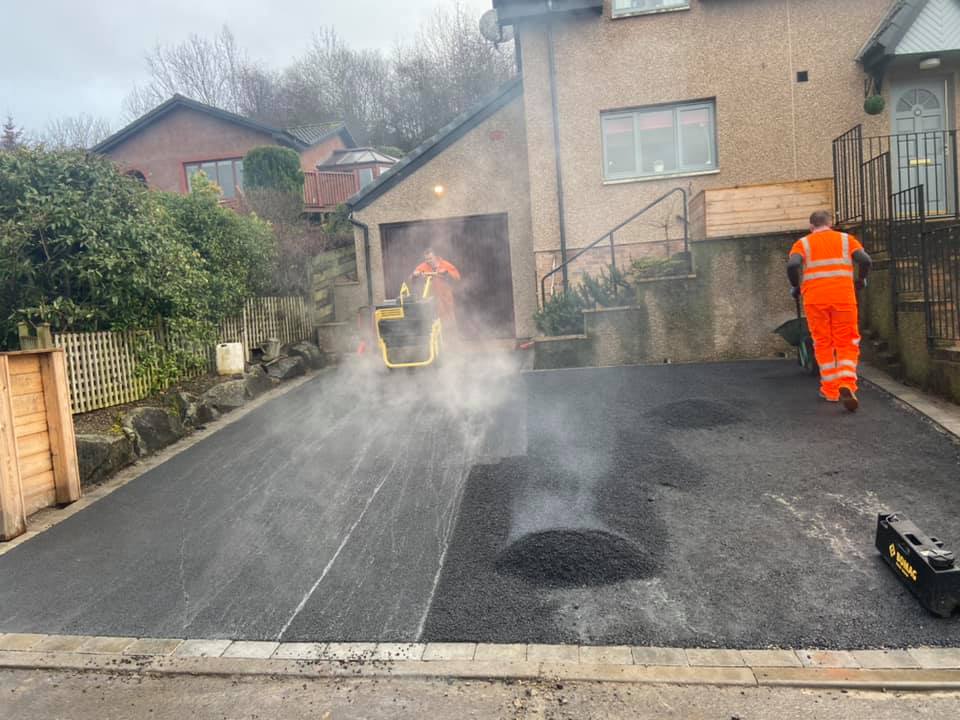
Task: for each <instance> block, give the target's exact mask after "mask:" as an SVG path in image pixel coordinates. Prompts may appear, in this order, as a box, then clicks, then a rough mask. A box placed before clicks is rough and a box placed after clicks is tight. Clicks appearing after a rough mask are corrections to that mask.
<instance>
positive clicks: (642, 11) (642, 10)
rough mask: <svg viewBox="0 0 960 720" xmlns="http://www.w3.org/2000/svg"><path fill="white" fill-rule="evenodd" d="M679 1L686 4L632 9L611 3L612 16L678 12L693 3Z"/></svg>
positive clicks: (614, 17) (686, 8) (615, 18)
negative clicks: (618, 6)
mask: <svg viewBox="0 0 960 720" xmlns="http://www.w3.org/2000/svg"><path fill="white" fill-rule="evenodd" d="M676 1H677V2H685V3H686V4H685V5H673V6H668V7H658V8H636V9H633V8H630V9H619V10H618V9H617V8H616V6H615V5H614V3H613V2H612V1H611V3H610V17H611V18H613V19H614V20H617V19H619V18H625V17H634V16H636V15H656V14H658V13H668V12H678V11H681V10H689V9H690V5H691V0H676Z"/></svg>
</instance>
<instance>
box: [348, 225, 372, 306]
mask: <svg viewBox="0 0 960 720" xmlns="http://www.w3.org/2000/svg"><path fill="white" fill-rule="evenodd" d="M347 219H348V220H350V224H351V225H353V226H354V227H358V228H360V229H361V230H363V268H364V274H365V275H366V276H367V306H368V307H373V273H372V272H371V271H370V226H369V225H367V224H366V223H362V222H360V221H359V220H357V219H356V218H354V217H353V211H352V210H351V211H350V216H349V217H348V218H347Z"/></svg>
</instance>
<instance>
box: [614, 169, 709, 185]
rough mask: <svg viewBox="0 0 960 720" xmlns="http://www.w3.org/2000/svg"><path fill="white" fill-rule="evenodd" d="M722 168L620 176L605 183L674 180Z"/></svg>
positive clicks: (622, 183)
mask: <svg viewBox="0 0 960 720" xmlns="http://www.w3.org/2000/svg"><path fill="white" fill-rule="evenodd" d="M719 174H720V168H716V169H714V170H698V171H696V172H681V173H664V174H663V175H644V176H643V177H635V178H619V179H617V180H604V181H603V184H604V185H626V184H627V183H639V182H654V181H656V180H673V179H675V178H685V177H700V176H701V175H719Z"/></svg>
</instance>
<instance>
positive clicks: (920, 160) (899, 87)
mask: <svg viewBox="0 0 960 720" xmlns="http://www.w3.org/2000/svg"><path fill="white" fill-rule="evenodd" d="M891 96H892V98H893V102H892V103H891V111H892V115H893V117H892V123H893V138H892V139H891V143H890V160H891V164H892V168H893V178H892V180H893V191H894V192H899V191H901V190H906V189H907V188H911V187H916V186H917V185H923V190H924V198H925V200H926V202H925V205H926V212H927V215H928V216H929V215H945V214H947V213H950V212H952V210H953V208H952V205H953V183H954V174H955V168H954V167H953V165H954V160H953V158H954V154H953V153H954V152H955V148H954V147H953V138H951V137H950V136H949V134H948V133H947V102H946V98H947V82H946V80H944V79H942V78H939V79H938V78H931V79H929V80H924V81H915V82H903V83H899V84H896V85H894V86H893V87H892V92H891Z"/></svg>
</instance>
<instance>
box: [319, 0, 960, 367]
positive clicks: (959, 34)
mask: <svg viewBox="0 0 960 720" xmlns="http://www.w3.org/2000/svg"><path fill="white" fill-rule="evenodd" d="M493 6H494V8H495V9H496V10H497V12H498V19H499V24H500V26H501V27H502V28H504V29H505V30H506V29H508V28H512V31H513V33H514V34H515V44H516V56H517V64H518V77H517V78H516V79H515V80H513V81H512V82H510V83H508V84H507V85H506V86H504V87H503V88H502V90H501V91H500V92H498V93H496V94H495V95H493V96H491V97H490V98H488V99H487V100H486V101H485V102H484V103H482V104H481V105H480V106H478V107H477V108H475V109H473V110H472V111H470V112H468V113H465V114H464V115H462V116H461V117H459V118H457V119H456V120H455V121H454V122H452V123H451V124H450V125H448V126H447V127H445V128H444V129H443V130H441V131H440V132H439V133H438V134H437V135H436V136H434V137H432V138H430V139H429V140H427V141H426V142H425V143H424V144H423V145H422V146H421V147H419V148H417V149H416V150H414V151H413V152H411V153H410V154H409V155H408V156H407V157H406V158H404V159H403V160H402V161H400V162H399V163H397V164H396V165H395V166H394V167H393V169H391V170H390V171H389V172H387V173H385V174H383V175H381V176H380V177H378V178H376V179H375V180H374V181H373V182H372V183H370V184H369V185H367V186H366V187H365V188H363V189H362V190H361V191H360V192H359V193H358V194H357V195H356V196H354V197H353V198H352V199H351V200H350V201H349V204H350V205H351V207H352V209H353V212H354V219H355V220H356V221H357V222H359V223H361V224H362V226H363V227H359V226H358V227H357V228H356V233H355V238H356V246H357V259H358V263H359V267H360V278H361V282H362V283H366V284H367V285H368V288H369V289H368V290H367V291H366V292H364V293H359V295H360V296H364V295H366V296H368V297H370V298H371V299H372V300H373V301H374V302H376V301H378V300H380V299H382V298H384V297H392V296H394V295H396V293H397V290H398V286H399V281H400V280H401V279H402V278H403V277H405V276H406V274H407V273H409V272H410V270H411V269H412V267H413V263H414V261H415V260H416V259H417V257H418V255H419V253H420V252H421V251H422V249H423V248H424V247H425V246H427V245H433V246H434V247H435V248H437V250H438V252H440V253H441V254H445V255H446V256H448V257H450V259H452V260H453V261H454V262H455V263H456V264H458V265H459V266H460V268H461V271H462V272H463V273H464V276H465V282H464V290H463V293H462V295H463V299H464V300H466V302H465V303H461V304H462V305H467V306H469V307H470V308H471V312H473V313H475V314H476V316H477V318H478V322H477V324H476V327H477V328H483V329H484V330H485V334H487V335H493V336H506V337H527V336H532V335H534V334H535V328H534V324H533V320H532V317H533V315H534V312H535V311H536V310H537V307H538V296H539V295H541V293H543V294H546V295H549V294H550V292H552V291H555V290H558V289H560V288H562V287H563V286H564V285H568V286H569V285H573V284H575V283H576V282H577V279H578V277H579V276H580V273H582V272H583V270H585V269H589V270H591V271H595V270H596V269H597V268H599V267H602V266H604V265H607V264H609V263H610V262H611V261H613V262H616V263H617V265H618V266H619V267H623V266H626V265H629V264H630V263H632V262H635V261H638V260H641V261H642V260H645V259H650V260H653V261H658V260H663V259H674V258H685V259H686V260H685V261H686V262H687V263H688V265H687V266H686V269H685V270H684V271H683V272H681V273H679V277H674V278H672V279H671V280H670V281H664V280H651V281H650V287H649V288H646V287H644V288H643V289H642V291H641V292H640V294H639V297H638V305H639V306H641V307H639V308H630V309H627V310H629V312H626V311H625V313H621V315H623V316H624V317H626V316H627V315H629V320H622V318H621V319H620V320H616V322H621V321H622V322H628V323H633V325H631V327H632V328H634V330H635V334H636V335H638V336H642V337H643V340H642V341H639V340H638V341H637V343H639V344H637V345H636V346H635V347H633V348H632V349H630V348H627V349H623V348H619V349H616V351H611V353H608V354H607V355H602V354H601V355H602V356H600V355H596V354H595V355H594V357H593V360H594V361H595V362H599V363H606V362H609V363H613V362H620V361H623V360H624V359H628V360H629V359H632V360H634V361H649V360H650V359H657V358H659V359H711V358H722V357H742V356H769V355H770V354H772V353H773V352H774V351H775V350H776V349H778V348H779V349H781V350H786V348H785V347H780V346H777V345H775V344H773V343H775V340H771V336H770V330H771V329H772V327H774V326H775V325H776V324H777V323H778V322H781V321H783V320H785V319H787V318H789V317H790V316H791V314H792V312H793V306H792V301H790V300H789V297H788V296H786V294H785V293H784V287H783V283H784V280H783V277H782V260H783V257H784V253H785V252H786V249H787V248H788V247H789V241H790V238H791V237H794V236H795V234H796V232H797V231H801V230H803V229H804V228H805V226H806V222H807V218H808V216H809V214H810V212H811V211H812V210H814V209H818V208H821V207H824V206H826V207H830V206H833V205H835V204H836V205H837V206H838V210H839V209H840V206H841V205H843V204H847V205H850V204H851V203H853V204H855V205H857V206H860V205H862V204H863V203H864V202H865V198H863V197H861V195H855V196H854V197H851V196H850V193H851V192H854V193H859V192H861V191H858V190H851V189H850V188H849V187H848V183H844V184H843V186H842V187H841V185H840V184H839V183H838V185H837V187H836V188H835V187H834V182H833V177H834V175H835V172H836V171H835V168H840V167H842V166H843V164H844V162H847V161H850V160H851V158H855V159H856V160H857V162H860V161H863V160H864V158H866V159H869V157H870V156H869V150H868V149H867V150H865V149H864V148H866V147H867V146H868V145H869V143H868V140H869V139H871V138H875V140H871V142H874V143H876V144H877V146H880V145H883V146H884V147H886V148H887V150H888V151H889V152H888V153H887V155H886V157H887V158H888V164H889V167H890V174H891V188H892V190H894V191H896V190H897V189H898V188H901V187H904V186H906V185H911V184H916V183H918V182H919V183H926V184H928V185H930V191H929V192H928V194H927V201H928V203H929V209H930V211H931V212H933V211H937V210H941V211H943V212H945V213H947V214H949V213H955V212H956V210H957V208H956V192H957V190H956V182H957V180H956V178H957V160H956V151H955V148H956V139H957V138H956V131H955V129H954V128H956V118H957V113H958V111H960V104H958V103H960V0H897V1H896V2H894V1H892V0H843V2H837V0H603V1H602V2H601V0H553V1H552V2H546V1H545V0H493ZM876 94H879V95H881V96H882V97H883V98H884V100H885V107H884V108H883V109H882V110H881V111H880V112H879V114H872V115H869V114H867V112H866V110H865V99H866V98H867V96H870V95H876ZM872 105H873V109H874V110H876V109H877V108H876V100H874V101H873V103H872ZM851 128H855V129H856V134H857V136H858V137H859V138H861V139H862V143H861V144H860V145H858V146H856V148H854V146H853V145H844V144H843V143H840V144H837V143H834V140H835V139H836V138H838V137H840V136H842V135H844V133H846V132H847V131H848V130H851ZM891 148H892V150H891ZM850 153H852V155H851V156H850V157H848V155H849V154H850ZM864 153H866V155H865V154H864ZM837 155H839V157H838V156H837ZM860 167H861V166H859V165H858V168H860ZM856 177H862V175H856ZM684 199H685V200H686V202H684ZM651 204H652V206H653V207H651V208H649V209H647V210H646V212H640V211H642V210H644V209H645V208H647V207H648V206H650V205H651ZM638 213H639V215H637V214H638ZM634 216H636V217H634ZM621 225H622V227H621ZM594 243H596V244H594ZM588 247H591V248H592V249H591V250H589V251H588V252H586V253H584V254H583V255H581V256H579V257H577V259H576V260H572V258H574V257H575V256H577V255H578V253H579V252H580V251H581V250H583V249H585V248H588ZM689 298H696V301H695V302H696V303H699V304H698V305H697V306H696V307H693V305H691V303H694V300H691V299H689ZM338 313H339V311H338ZM346 315H347V313H344V317H346ZM614 316H616V313H607V314H604V315H603V317H601V314H599V313H596V314H590V313H588V317H587V334H588V335H590V333H591V329H592V330H593V331H595V332H596V335H597V339H595V341H591V342H594V344H598V343H602V342H606V341H605V340H603V339H602V337H601V336H602V335H603V333H602V332H599V331H598V329H597V323H600V322H613V321H611V320H610V318H611V317H614ZM617 317H619V316H617ZM698 323H699V324H698ZM478 332H481V333H482V332H483V330H478ZM680 334H684V337H683V338H680V339H678V336H679V335H680ZM688 336H689V338H688ZM690 338H692V339H690ZM631 342H633V341H631ZM644 343H648V344H647V345H644ZM677 348H680V349H679V350H678V349H677ZM578 352H579V351H578ZM590 352H594V351H593V350H591V351H590ZM597 352H599V351H597ZM617 353H620V354H619V355H618V354H617ZM661 353H662V354H661ZM659 359H658V361H660V360H659Z"/></svg>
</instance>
